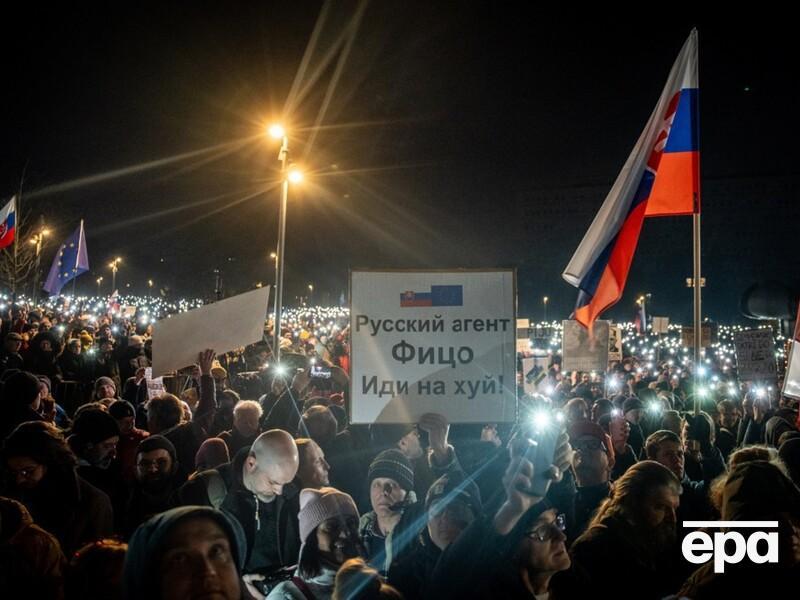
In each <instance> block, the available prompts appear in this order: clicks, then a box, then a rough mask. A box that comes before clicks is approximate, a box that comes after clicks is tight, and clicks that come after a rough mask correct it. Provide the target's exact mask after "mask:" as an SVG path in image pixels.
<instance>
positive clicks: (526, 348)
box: [517, 338, 531, 352]
mask: <svg viewBox="0 0 800 600" xmlns="http://www.w3.org/2000/svg"><path fill="white" fill-rule="evenodd" d="M530 350H531V341H530V340H529V339H528V338H523V339H517V352H530Z"/></svg>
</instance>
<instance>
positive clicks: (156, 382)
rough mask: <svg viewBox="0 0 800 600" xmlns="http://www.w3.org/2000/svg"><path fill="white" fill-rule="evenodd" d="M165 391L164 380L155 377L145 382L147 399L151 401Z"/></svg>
mask: <svg viewBox="0 0 800 600" xmlns="http://www.w3.org/2000/svg"><path fill="white" fill-rule="evenodd" d="M165 391H166V389H165V388H164V378H163V377H156V378H155V379H148V380H147V399H148V400H152V399H153V398H156V397H157V396H160V395H162V394H163V393H164V392H165Z"/></svg>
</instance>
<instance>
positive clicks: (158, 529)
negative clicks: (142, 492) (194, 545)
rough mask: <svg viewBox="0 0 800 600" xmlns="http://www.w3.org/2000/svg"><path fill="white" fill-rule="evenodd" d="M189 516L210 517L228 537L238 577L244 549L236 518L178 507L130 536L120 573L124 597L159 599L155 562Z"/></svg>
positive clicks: (194, 507) (206, 510)
mask: <svg viewBox="0 0 800 600" xmlns="http://www.w3.org/2000/svg"><path fill="white" fill-rule="evenodd" d="M192 517H207V518H210V519H212V520H214V521H215V522H216V523H217V524H218V525H219V526H220V527H222V529H223V531H225V533H227V534H228V540H229V542H230V546H231V551H232V552H233V556H234V560H235V561H236V570H237V571H238V572H239V574H240V575H241V573H242V566H243V564H244V556H245V553H246V546H245V541H244V533H243V532H242V528H241V527H240V525H239V523H238V522H237V521H236V519H232V518H230V517H229V516H227V515H225V514H224V513H222V512H221V511H218V510H215V509H213V508H208V507H205V506H181V507H179V508H173V509H172V510H168V511H167V512H164V513H161V514H159V515H156V516H155V517H153V518H151V519H150V520H148V521H147V522H145V523H143V524H142V525H141V526H140V527H139V528H138V529H137V530H136V532H135V533H134V534H133V537H131V540H130V542H129V544H128V553H127V554H126V555H125V566H124V570H123V582H124V586H125V597H126V598H129V599H130V600H134V599H138V598H152V599H156V598H159V597H160V593H159V585H160V577H159V564H158V561H159V558H160V556H161V554H162V552H163V550H164V542H165V541H166V539H167V537H168V536H169V534H170V532H171V531H172V530H173V529H174V528H175V526H176V525H178V524H179V523H180V522H181V521H184V520H185V519H188V518H192ZM245 594H246V592H245V586H244V585H242V598H246V597H247V596H246V595H245Z"/></svg>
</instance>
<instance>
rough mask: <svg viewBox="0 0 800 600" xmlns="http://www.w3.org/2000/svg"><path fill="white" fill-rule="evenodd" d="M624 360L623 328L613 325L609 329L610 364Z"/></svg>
mask: <svg viewBox="0 0 800 600" xmlns="http://www.w3.org/2000/svg"><path fill="white" fill-rule="evenodd" d="M615 360H616V361H620V360H622V327H620V326H619V325H613V326H611V327H609V328H608V362H609V363H610V362H613V361H615Z"/></svg>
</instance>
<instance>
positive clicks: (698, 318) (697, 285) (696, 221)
mask: <svg viewBox="0 0 800 600" xmlns="http://www.w3.org/2000/svg"><path fill="white" fill-rule="evenodd" d="M696 31H697V29H696V28H695V29H693V30H692V32H693V33H695V32H696ZM697 36H698V41H697V47H698V50H697V51H698V53H699V47H700V40H699V33H698V34H697ZM696 68H697V82H698V86H699V82H700V61H699V59H698V61H697V65H696ZM697 114H698V115H699V114H700V106H699V100H698V106H697ZM697 126H698V122H697V120H695V122H694V123H693V127H695V128H696V127H697ZM695 135H696V136H697V140H698V141H699V139H700V132H699V131H698V130H696V129H695ZM698 149H699V148H698ZM697 160H698V164H697V171H696V173H695V175H696V177H697V181H696V182H695V188H694V189H695V191H694V194H693V195H694V203H693V207H692V248H693V252H694V256H693V259H694V260H693V262H694V287H693V289H694V414H695V415H697V414H699V413H700V398H699V395H698V393H697V390H698V384H699V383H701V381H700V376H699V374H698V369H699V366H700V356H701V355H700V352H701V348H700V346H701V344H702V339H703V338H702V335H703V332H702V330H701V329H700V328H701V327H702V319H703V317H702V315H703V311H702V291H703V287H702V281H703V279H702V274H701V262H702V261H701V257H702V254H701V244H700V162H699V161H700V159H699V158H698V159H697Z"/></svg>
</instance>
